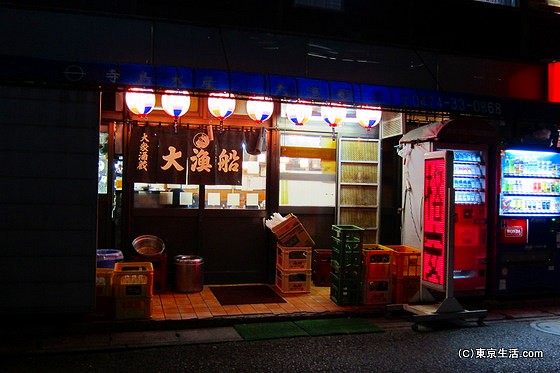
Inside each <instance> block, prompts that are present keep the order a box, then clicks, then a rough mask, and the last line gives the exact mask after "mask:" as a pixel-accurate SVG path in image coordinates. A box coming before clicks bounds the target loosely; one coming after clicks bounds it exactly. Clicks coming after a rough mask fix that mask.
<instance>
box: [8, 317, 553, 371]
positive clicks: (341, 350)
mask: <svg viewBox="0 0 560 373" xmlns="http://www.w3.org/2000/svg"><path fill="white" fill-rule="evenodd" d="M545 321H546V322H548V323H550V322H553V323H557V324H558V325H557V326H558V327H557V328H555V329H556V330H560V319H549V320H545ZM531 323H532V321H531V320H522V321H516V320H513V321H497V322H487V323H486V324H485V325H483V326H477V325H476V323H468V324H462V325H460V326H457V325H455V324H449V323H444V324H442V323H438V324H436V325H434V328H425V327H421V328H420V330H419V331H413V330H412V328H410V327H396V328H389V329H385V331H384V332H383V333H374V334H354V335H337V336H328V337H297V338H283V339H274V340H265V341H237V342H217V343H203V344H190V345H180V346H167V347H149V348H142V349H129V350H119V351H98V352H87V353H82V352H80V353H76V352H74V353H49V354H33V355H19V356H4V357H2V362H1V364H0V372H6V373H8V372H26V373H27V372H57V373H59V372H80V373H86V372H142V373H143V372H212V373H214V372H414V373H419V372H434V371H435V372H437V371H442V372H508V373H513V372H527V371H530V372H553V371H559V370H560V335H557V334H552V333H547V332H543V331H542V330H539V329H538V328H536V327H535V324H534V322H533V326H532V325H531Z"/></svg>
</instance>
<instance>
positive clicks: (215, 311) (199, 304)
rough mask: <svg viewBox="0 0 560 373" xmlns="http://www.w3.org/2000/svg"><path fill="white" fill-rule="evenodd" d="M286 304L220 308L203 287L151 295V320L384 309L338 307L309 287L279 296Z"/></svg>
mask: <svg viewBox="0 0 560 373" xmlns="http://www.w3.org/2000/svg"><path fill="white" fill-rule="evenodd" d="M272 288H273V289H274V290H275V291H277V292H278V294H280V295H281V296H282V297H283V298H284V299H285V300H286V303H270V304H246V305H236V306H222V305H221V304H220V303H219V302H218V300H217V299H216V297H215V296H214V294H213V293H212V291H211V290H210V288H209V287H208V286H204V287H203V289H202V291H201V292H199V293H191V294H184V293H175V292H171V291H167V292H164V293H161V294H154V296H153V298H152V317H151V318H152V320H189V319H210V318H215V317H229V316H244V315H253V316H254V315H259V316H260V315H262V316H266V315H270V316H273V315H281V314H294V313H314V314H320V313H332V312H345V311H353V310H358V309H359V310H362V311H368V310H370V309H371V311H375V310H382V309H383V308H384V306H380V305H371V306H364V305H359V306H339V305H337V304H336V303H335V302H334V301H332V300H331V299H330V287H328V286H327V287H325V286H315V285H313V284H312V285H311V289H310V292H309V293H281V292H280V291H279V290H278V289H277V288H275V287H273V286H272Z"/></svg>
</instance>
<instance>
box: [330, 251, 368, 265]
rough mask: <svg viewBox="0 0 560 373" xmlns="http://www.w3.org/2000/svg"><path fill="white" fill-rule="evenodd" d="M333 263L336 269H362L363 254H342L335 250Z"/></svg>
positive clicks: (332, 258)
mask: <svg viewBox="0 0 560 373" xmlns="http://www.w3.org/2000/svg"><path fill="white" fill-rule="evenodd" d="M331 263H332V265H333V266H335V267H360V266H361V265H362V252H361V251H360V252H357V253H354V252H341V251H339V250H337V249H334V248H333V249H332V256H331Z"/></svg>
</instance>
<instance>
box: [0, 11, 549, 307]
mask: <svg viewBox="0 0 560 373" xmlns="http://www.w3.org/2000/svg"><path fill="white" fill-rule="evenodd" d="M297 3H298V2H294V4H291V5H289V6H284V7H280V8H281V9H280V8H279V9H280V10H283V11H287V10H294V12H295V13H293V14H300V17H301V18H300V20H302V19H304V18H303V17H304V15H306V14H316V15H320V16H321V17H328V16H329V15H330V16H332V13H329V12H328V11H325V10H321V9H313V8H299V7H298V6H297V5H298V4H297ZM380 3H382V2H380ZM351 5H352V2H349V6H351ZM354 5H356V4H354ZM378 5H381V4H378ZM371 6H373V5H371ZM417 6H419V5H417ZM279 9H277V10H279ZM465 9H469V10H470V11H471V12H475V11H487V12H489V13H491V14H494V15H495V14H498V15H503V16H501V17H502V18H503V19H504V20H509V22H511V24H514V23H515V22H514V21H515V20H516V19H517V17H520V16H521V13H520V12H521V10H523V9H497V8H495V6H494V7H493V6H491V5H488V4H476V5H470V6H467V5H465ZM354 10H355V9H354ZM393 10H394V9H388V8H387V9H386V10H385V11H387V12H389V11H393ZM525 10H527V9H525ZM138 11H139V10H138ZM455 11H456V10H455V9H451V10H449V14H451V13H452V12H455ZM518 11H519V12H518ZM340 12H341V13H335V14H340V15H341V19H344V20H345V23H344V27H346V29H345V32H344V35H350V34H352V32H350V30H351V29H353V30H356V27H357V26H356V24H359V23H347V22H348V18H349V17H348V16H349V11H348V12H345V11H343V10H340ZM422 12H423V13H424V12H425V13H426V14H429V9H427V8H426V9H424V8H422ZM118 13H120V11H115V13H114V14H113V15H100V14H99V13H92V12H86V11H82V12H79V13H77V12H70V11H68V10H58V11H46V10H44V9H33V8H22V7H16V6H9V5H5V6H2V15H1V16H0V18H1V19H2V22H1V24H2V26H1V27H2V31H3V32H2V33H1V35H3V36H2V45H3V46H4V48H3V59H2V61H1V62H0V64H1V66H2V69H1V72H0V82H1V84H2V85H1V92H2V97H3V99H2V110H0V113H1V114H0V125H2V128H3V129H4V130H5V131H4V132H5V133H6V134H7V136H9V142H7V143H5V146H3V147H2V149H3V153H5V154H6V155H7V157H6V160H7V162H6V166H5V167H6V168H5V172H4V173H3V181H4V183H5V184H6V189H7V191H8V192H7V193H5V194H4V198H3V201H2V206H3V209H4V211H5V213H4V214H2V216H3V217H4V219H3V223H4V224H3V232H4V233H5V237H7V240H6V243H7V244H6V247H5V249H4V250H2V253H1V254H0V255H1V256H2V258H3V259H2V262H3V263H4V266H3V267H2V268H3V271H2V282H3V283H4V284H5V285H6V286H5V289H6V293H5V294H4V297H3V299H4V300H3V304H2V307H1V308H2V312H24V313H28V312H31V313H35V312H41V313H44V312H46V313H52V312H88V311H91V310H92V309H93V307H94V302H95V253H96V249H111V248H116V249H121V250H122V251H123V252H124V253H125V256H128V257H130V256H131V255H132V248H131V245H130V243H131V242H132V240H133V239H134V238H135V237H137V236H139V235H143V234H154V235H157V236H159V237H162V238H163V239H164V240H165V243H166V250H167V255H168V258H172V257H173V256H175V255H179V254H196V255H200V256H202V257H204V259H205V282H206V283H222V284H225V283H271V282H273V281H274V275H275V267H274V263H275V259H276V258H275V238H274V236H273V235H272V234H271V233H270V231H269V230H267V229H266V227H265V226H264V225H263V220H264V219H266V218H268V217H269V216H270V215H271V214H272V213H274V212H279V213H281V214H282V215H285V214H288V213H294V214H295V215H297V216H298V217H299V219H300V220H301V221H302V224H303V225H304V226H305V227H306V229H307V230H308V231H309V233H310V234H311V236H312V237H313V240H314V242H315V247H316V248H328V247H330V245H331V242H330V234H331V231H330V230H331V226H332V224H354V225H357V226H361V227H364V228H365V229H366V231H365V237H366V239H367V242H369V243H381V244H383V243H386V244H399V243H400V240H401V234H400V217H399V215H398V211H399V210H400V209H401V208H402V201H401V193H402V192H401V191H402V164H401V159H400V158H399V157H398V156H397V155H396V152H395V147H396V146H397V145H398V142H399V138H400V137H401V136H402V135H403V134H405V133H406V132H408V131H409V130H410V129H412V128H415V127H418V126H420V125H421V124H425V123H429V122H434V121H441V120H446V119H449V118H457V117H464V116H468V117H471V118H476V119H480V120H484V121H485V122H487V123H489V126H491V127H492V129H493V130H496V131H497V132H498V133H499V138H500V139H506V141H507V140H508V139H514V138H517V137H521V136H522V134H523V133H528V132H531V131H533V130H534V129H535V128H536V127H538V126H546V127H551V126H556V123H557V121H558V119H559V118H560V108H559V106H558V104H556V103H550V102H547V93H546V92H547V88H548V86H547V81H548V64H547V63H545V62H543V58H544V57H542V56H544V55H546V56H547V57H550V58H552V57H554V56H551V55H549V54H550V53H554V51H553V50H552V48H551V49H547V48H545V47H544V46H543V45H541V44H535V45H532V46H531V47H532V48H535V50H534V51H528V48H530V47H528V46H526V45H524V46H520V47H519V48H518V49H516V48H513V49H515V50H516V51H517V54H516V55H510V56H505V55H500V53H502V54H505V53H506V52H505V51H506V50H508V48H507V47H506V46H503V47H502V48H497V50H494V53H493V54H491V55H490V53H489V52H488V51H487V50H486V48H485V46H484V45H483V46H481V47H480V49H479V50H478V53H475V52H474V51H473V50H466V49H469V48H471V47H472V46H473V45H474V42H470V43H467V44H468V45H467V46H466V47H465V51H463V52H464V53H465V54H463V55H458V54H452V53H449V52H444V51H442V50H441V46H442V44H438V43H437V42H434V46H436V48H433V49H431V48H428V47H427V46H428V45H429V43H427V44H423V46H422V47H418V48H414V47H411V46H407V45H406V44H405V45H402V46H400V47H396V46H391V47H388V46H386V45H388V44H387V43H391V44H393V42H395V41H396V39H393V38H392V37H391V36H389V35H386V34H385V37H386V39H385V40H384V41H383V40H377V42H374V41H373V40H372V39H371V35H370V33H369V31H368V32H366V29H364V30H363V33H364V35H366V36H368V37H366V36H363V37H361V38H358V39H355V38H354V39H350V38H349V37H348V36H346V37H344V38H340V37H334V34H333V30H323V32H322V33H321V34H320V35H317V34H315V33H312V29H311V28H309V29H308V30H307V33H305V32H303V30H297V32H295V31H294V30H291V31H290V30H286V29H279V28H278V24H282V22H276V21H275V20H271V26H274V28H271V30H272V29H274V31H271V32H263V31H262V25H260V26H261V30H257V29H256V28H250V27H248V26H246V25H245V27H241V25H240V24H238V25H237V26H236V27H233V26H232V27H223V26H222V27H220V26H214V25H212V24H208V25H202V26H201V25H199V23H198V22H196V23H194V22H192V20H191V22H188V21H185V20H181V19H175V20H162V19H161V18H156V17H155V15H152V16H151V15H150V14H146V15H145V17H130V16H123V15H122V14H121V15H119V14H118ZM278 14H279V16H278V17H284V20H286V19H287V18H288V16H287V15H283V14H284V13H283V12H279V13H278ZM286 14H287V13H286ZM504 14H505V15H504ZM535 14H536V15H535V18H530V20H535V19H538V20H541V19H540V18H539V17H542V16H540V14H539V13H535ZM321 17H318V18H321ZM508 17H509V18H508ZM444 18H445V17H444ZM259 22H260V21H259ZM549 22H550V23H551V25H553V24H554V22H553V21H549ZM329 23H331V22H329ZM423 24H426V22H423ZM309 27H310V26H309ZM341 27H342V26H341ZM378 29H379V30H381V29H382V28H380V27H379V26H378ZM554 29H555V30H558V28H554ZM399 32H403V31H402V30H401V31H399ZM447 32H448V31H446V33H447ZM434 35H435V34H434ZM434 35H432V36H434ZM437 35H439V33H437ZM455 35H456V36H462V37H464V36H465V35H463V34H461V32H460V31H455ZM423 36H424V37H428V35H427V34H423ZM393 37H395V38H396V36H394V35H393ZM438 37H439V36H438ZM527 37H535V36H534V35H532V34H530V35H528V36H527ZM404 39H405V38H403V39H401V42H402V40H404ZM471 39H476V38H474V37H473V38H471ZM471 39H469V40H471ZM517 39H519V38H516V40H517ZM510 42H511V41H510ZM424 43H426V42H424ZM453 45H454V44H453ZM493 46H495V44H493ZM539 48H540V49H539ZM509 49H510V50H511V48H509ZM451 50H455V49H454V48H453V49H451ZM466 52H469V53H468V54H466ZM526 52H535V56H537V55H539V57H535V58H532V59H528V58H526V57H525V53H526ZM536 52H539V53H536ZM475 56H476V57H475ZM478 56H486V57H478ZM506 57H507V58H506ZM522 57H524V58H522ZM541 57H542V58H541ZM481 77H482V78H481ZM443 88H445V89H443ZM133 89H141V90H143V91H147V92H149V93H150V94H153V96H154V102H153V103H152V104H151V105H152V106H151V107H149V105H145V106H143V107H139V106H132V107H131V106H129V105H127V102H126V96H127V93H128V92H130V91H131V90H133ZM170 90H171V91H172V93H177V94H178V95H179V96H183V97H187V96H188V97H189V100H190V101H189V105H188V106H189V107H188V110H186V111H184V112H183V110H179V109H178V108H177V107H176V108H175V110H176V111H174V112H173V113H172V114H169V113H168V112H166V111H165V109H164V107H165V105H164V102H163V101H164V98H163V97H164V96H165V94H166V93H169V92H168V91H170ZM216 93H219V94H225V95H227V98H229V99H233V100H234V104H233V106H232V107H230V108H229V109H227V108H226V109H225V111H221V109H220V108H217V107H213V106H212V105H211V103H210V102H209V101H211V99H212V95H213V94H216ZM254 97H260V98H261V100H263V101H269V102H270V103H272V109H270V110H269V111H270V113H263V112H257V111H255V110H254V109H252V108H251V107H250V105H248V102H250V99H252V98H254ZM294 103H298V104H304V106H306V107H307V108H308V111H307V112H301V113H300V112H297V113H296V112H291V110H290V109H291V108H290V105H292V104H294ZM148 107H149V109H148ZM332 107H338V108H343V109H344V115H334V116H333V115H329V114H328V113H323V112H322V111H323V110H327V109H325V108H332ZM362 109H369V110H374V111H377V110H378V111H381V112H382V113H383V114H382V116H381V118H379V119H377V120H371V121H370V120H364V119H363V118H362V117H361V116H360V113H359V111H360V110H362ZM265 114H266V115H265ZM370 126H371V128H370ZM466 141H467V142H468V140H466ZM156 143H157V144H158V145H157V146H155V144H156ZM356 144H359V145H356ZM491 145H492V146H495V147H497V146H498V145H499V144H497V143H496V144H491ZM355 146H360V147H361V146H365V148H366V149H367V152H366V153H365V154H362V155H360V156H358V158H356V157H354V156H352V157H350V158H345V157H346V156H347V155H348V152H350V153H351V152H352V151H357V150H359V149H361V148H354V147H355ZM179 160H181V162H179ZM22 269H25V270H22ZM173 275H174V273H173V267H172V266H169V272H168V277H170V278H171V277H172V276H173ZM488 281H491V280H490V279H489V280H488ZM491 287H492V286H491ZM487 295H488V296H493V294H491V293H488V294H487ZM61 298H64V299H65V302H64V303H63V304H61V302H60V301H59V300H60V299H61Z"/></svg>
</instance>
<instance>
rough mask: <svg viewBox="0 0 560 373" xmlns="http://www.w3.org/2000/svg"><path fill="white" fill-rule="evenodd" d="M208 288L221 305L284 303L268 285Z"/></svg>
mask: <svg viewBox="0 0 560 373" xmlns="http://www.w3.org/2000/svg"><path fill="white" fill-rule="evenodd" d="M210 290H211V291H212V293H213V294H214V296H215V297H216V299H218V302H220V304H221V305H222V306H231V305H237V304H263V303H286V300H284V298H282V297H281V296H280V295H279V294H278V293H276V292H275V291H274V290H273V289H272V288H271V287H270V286H268V285H226V286H210Z"/></svg>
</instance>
